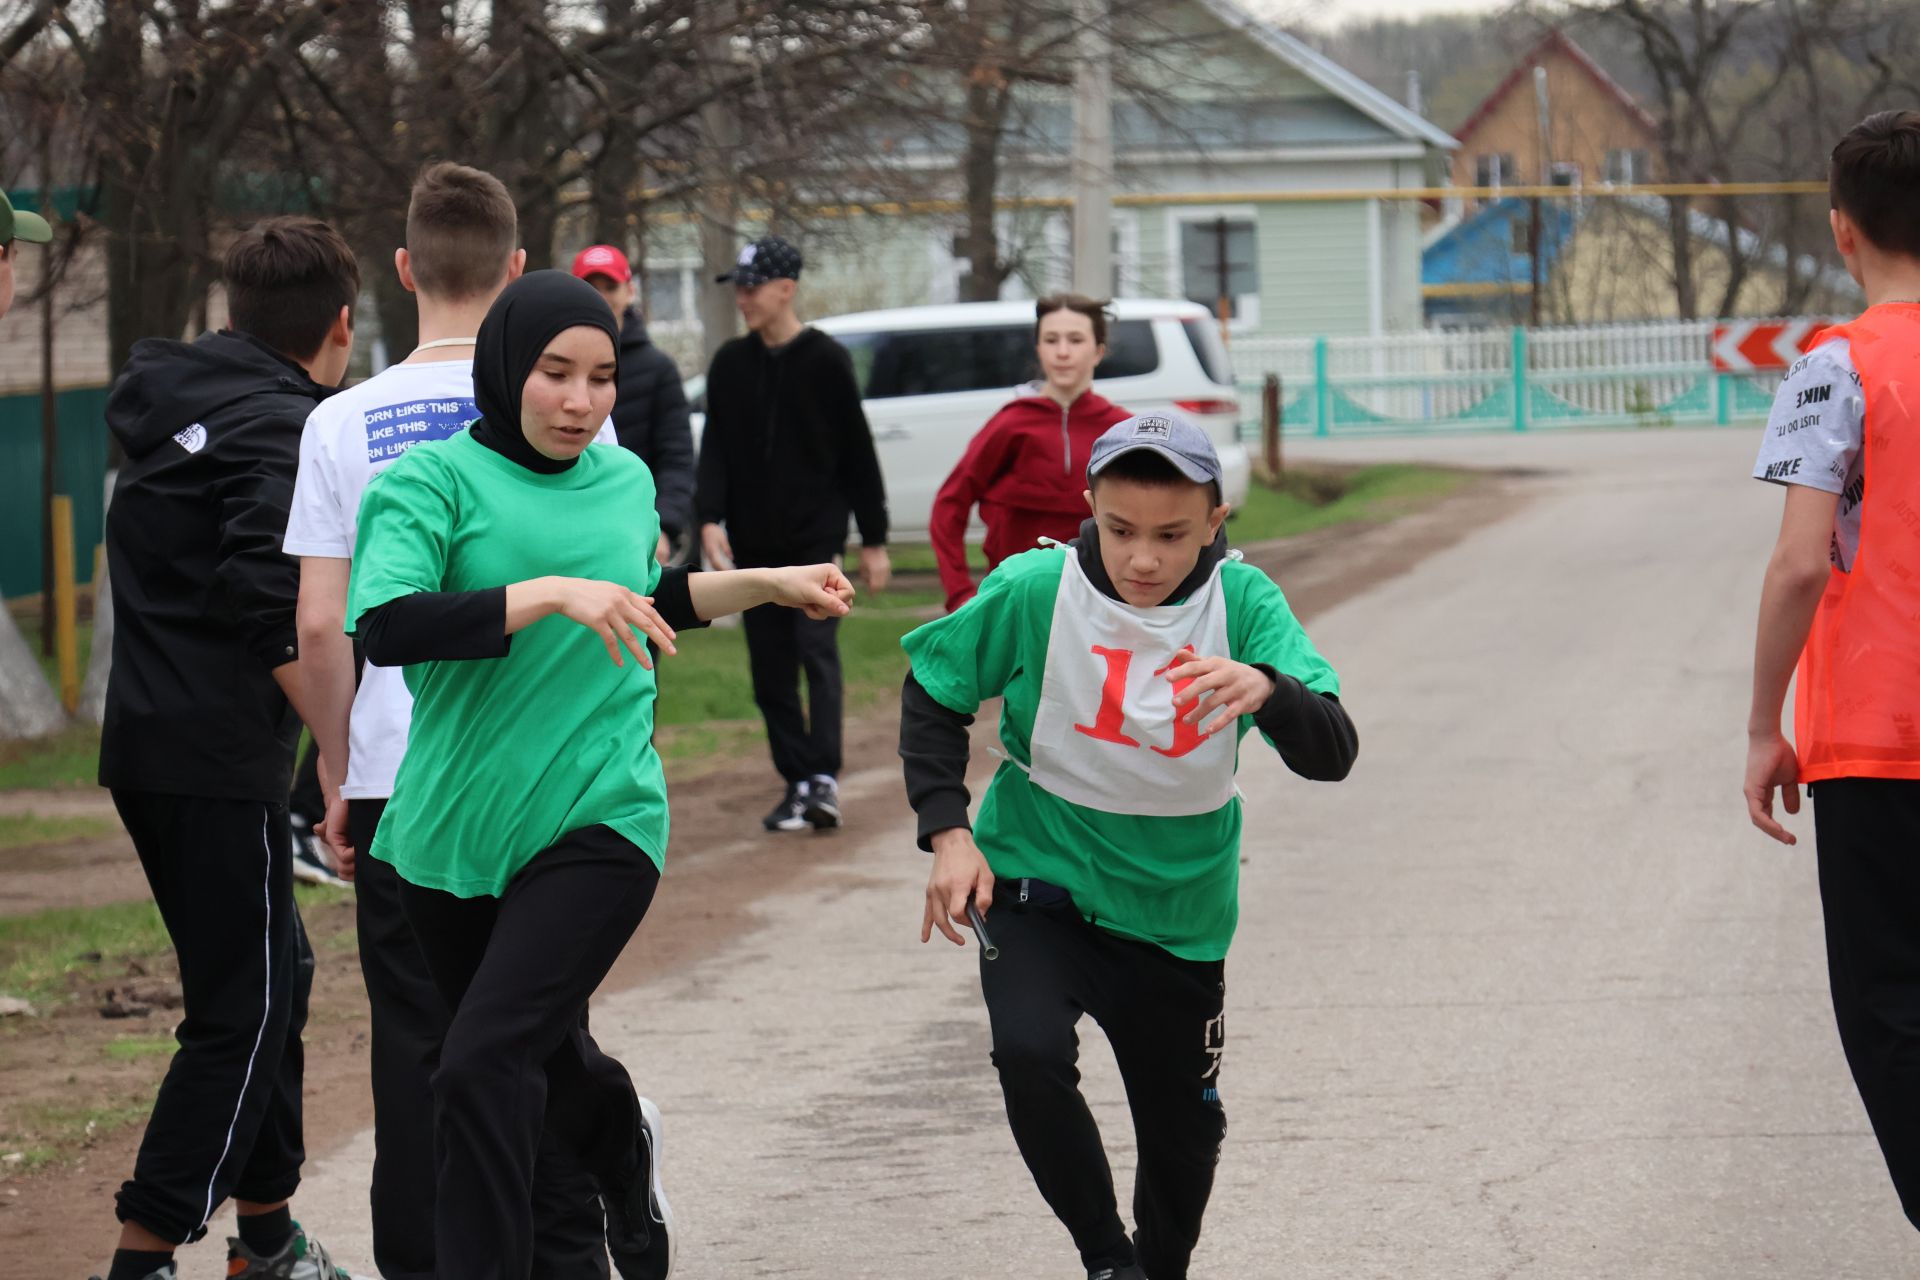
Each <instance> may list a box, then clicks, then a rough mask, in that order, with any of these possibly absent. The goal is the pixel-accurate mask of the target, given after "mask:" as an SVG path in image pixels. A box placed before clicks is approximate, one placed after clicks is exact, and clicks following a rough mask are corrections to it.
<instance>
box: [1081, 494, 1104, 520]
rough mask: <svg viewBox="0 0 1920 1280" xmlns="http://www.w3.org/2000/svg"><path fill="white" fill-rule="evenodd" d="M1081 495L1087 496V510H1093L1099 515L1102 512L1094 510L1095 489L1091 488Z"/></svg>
mask: <svg viewBox="0 0 1920 1280" xmlns="http://www.w3.org/2000/svg"><path fill="white" fill-rule="evenodd" d="M1080 496H1081V497H1083V498H1085V499H1086V500H1087V510H1088V511H1092V512H1093V514H1095V515H1099V514H1100V513H1099V512H1098V511H1095V510H1094V506H1093V490H1091V489H1089V490H1087V491H1086V492H1085V493H1083V494H1081V495H1080Z"/></svg>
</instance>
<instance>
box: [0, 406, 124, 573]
mask: <svg viewBox="0 0 1920 1280" xmlns="http://www.w3.org/2000/svg"><path fill="white" fill-rule="evenodd" d="M55 409H56V411H57V415H58V422H59V430H58V432H57V439H56V443H55V456H54V485H55V488H56V490H57V491H58V492H60V493H65V494H69V495H71V496H72V498H73V541H74V552H73V563H74V571H75V575H76V576H77V577H78V578H79V580H80V581H81V582H82V583H86V582H91V581H92V580H93V556H94V548H95V547H97V546H99V545H100V543H101V541H102V536H103V533H104V525H103V523H102V500H103V497H104V493H103V489H102V486H103V484H104V482H105V479H106V474H107V425H106V409H107V389H106V388H105V387H78V388H75V389H73V390H69V391H62V392H60V393H59V394H58V395H57V396H56V397H55ZM40 441H41V426H40V397H39V396H38V395H22V396H0V598H4V597H14V596H30V595H34V594H36V593H38V592H39V590H40V556H41V537H42V529H43V528H44V520H45V517H44V513H43V512H42V510H41V505H40V465H41V448H40Z"/></svg>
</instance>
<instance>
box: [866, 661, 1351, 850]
mask: <svg viewBox="0 0 1920 1280" xmlns="http://www.w3.org/2000/svg"><path fill="white" fill-rule="evenodd" d="M1252 665H1253V666H1254V667H1256V668H1257V669H1259V670H1260V671H1262V672H1264V673H1266V675H1267V677H1268V678H1269V679H1271V680H1272V681H1273V695H1272V696H1271V697H1269V698H1268V699H1267V700H1266V702H1264V703H1262V704H1261V706H1260V709H1259V710H1257V711H1255V712H1254V713H1253V723H1254V726H1255V727H1256V728H1258V729H1259V730H1260V731H1261V732H1262V733H1264V734H1266V735H1267V737H1268V738H1270V739H1272V741H1273V745H1274V749H1275V750H1277V751H1278V752H1279V753H1280V759H1281V761H1282V762H1283V763H1284V764H1285V765H1286V766H1287V768H1289V769H1291V770H1293V771H1294V772H1295V773H1297V774H1299V775H1300V776H1301V777H1303V778H1307V779H1310V780H1312V781H1315V782H1338V781H1339V780H1340V779H1342V778H1344V777H1346V776H1347V774H1348V773H1349V772H1350V771H1351V770H1352V768H1353V762H1354V759H1355V758H1356V757H1357V756H1358V755H1359V754H1360V735H1359V732H1358V731H1357V730H1356V729H1355V728H1354V726H1353V719H1352V718H1351V717H1350V716H1348V715H1347V709H1346V708H1345V707H1343V706H1341V705H1340V699H1338V698H1336V697H1335V696H1334V695H1332V694H1330V693H1314V692H1312V691H1311V690H1309V689H1308V688H1307V686H1306V685H1304V684H1302V683H1301V682H1300V681H1298V680H1296V679H1294V678H1293V677H1292V676H1290V675H1287V674H1286V673H1285V672H1283V671H1276V670H1275V669H1274V668H1272V667H1270V666H1268V665H1266V664H1265V663H1262V662H1256V663H1253V664H1252ZM972 726H973V717H972V716H970V715H963V714H961V713H960V712H958V711H955V710H953V709H952V708H950V707H946V706H943V705H942V704H941V703H940V702H938V701H936V700H935V698H934V696H933V695H932V694H930V693H928V692H927V691H926V689H925V688H924V687H922V686H921V684H920V682H919V681H918V680H916V679H914V677H913V673H912V672H911V671H909V672H908V673H907V680H906V684H905V685H904V686H903V687H902V688H901V690H900V759H901V762H902V765H903V768H904V770H905V773H906V778H907V803H908V804H910V805H912V806H913V811H914V814H915V815H916V816H917V817H918V818H919V840H920V847H921V848H922V849H931V848H932V847H933V844H932V840H933V836H934V834H935V833H936V832H940V831H946V830H949V829H950V828H953V827H968V828H971V827H972V823H971V822H970V821H969V820H968V818H967V810H968V806H969V805H970V804H971V803H972V800H973V796H972V794H971V793H970V792H969V791H968V790H967V761H968V757H969V755H970V751H969V745H970V743H969V738H968V734H967V730H968V729H970V728H971V727H972Z"/></svg>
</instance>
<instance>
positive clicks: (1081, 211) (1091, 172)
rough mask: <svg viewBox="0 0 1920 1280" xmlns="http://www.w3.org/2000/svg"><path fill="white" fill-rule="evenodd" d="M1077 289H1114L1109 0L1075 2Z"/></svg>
mask: <svg viewBox="0 0 1920 1280" xmlns="http://www.w3.org/2000/svg"><path fill="white" fill-rule="evenodd" d="M1073 14H1074V20H1075V21H1076V22H1077V23H1078V24H1079V32H1078V34H1077V38H1076V40H1075V42H1074V43H1075V50H1076V54H1077V56H1076V57H1075V59H1074V72H1073V289H1074V292H1075V293H1083V294H1086V295H1087V296H1088V297H1090V298H1105V297H1108V296H1109V295H1111V294H1112V293H1113V31H1112V28H1111V25H1110V23H1111V20H1112V9H1111V6H1110V4H1109V0H1074V5H1073Z"/></svg>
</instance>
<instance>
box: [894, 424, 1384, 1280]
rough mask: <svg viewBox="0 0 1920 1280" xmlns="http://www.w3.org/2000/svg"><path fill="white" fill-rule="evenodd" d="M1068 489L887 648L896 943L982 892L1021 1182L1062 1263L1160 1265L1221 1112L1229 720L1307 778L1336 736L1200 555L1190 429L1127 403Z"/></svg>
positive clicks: (1268, 632) (926, 932)
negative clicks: (1116, 1081)
mask: <svg viewBox="0 0 1920 1280" xmlns="http://www.w3.org/2000/svg"><path fill="white" fill-rule="evenodd" d="M1087 484H1088V489H1089V492H1088V493H1087V501H1088V503H1089V505H1090V506H1091V507H1092V509H1093V518H1092V519H1090V520H1088V521H1087V522H1086V523H1085V524H1083V525H1082V526H1081V530H1080V536H1079V538H1078V539H1076V540H1075V541H1074V542H1073V543H1071V544H1069V545H1067V546H1058V545H1053V546H1046V547H1042V548H1040V549H1038V550H1033V551H1028V552H1024V553H1022V554H1020V555H1017V556H1013V557H1011V558H1009V559H1008V560H1006V561H1004V562H1003V563H1002V564H1001V565H1000V566H999V567H998V568H997V569H995V570H994V572H993V573H992V574H991V575H990V576H989V577H988V578H987V580H986V581H985V582H984V583H983V584H982V585H981V588H980V592H979V594H978V595H977V596H976V597H975V598H974V599H973V600H971V601H970V602H968V603H967V604H966V605H965V606H964V607H962V608H961V609H959V610H957V611H956V612H954V613H952V614H950V615H948V616H947V617H945V618H942V619H940V620H939V621H936V622H931V623H928V624H927V625H926V626H924V627H921V628H919V629H918V630H916V631H914V632H912V633H911V634H909V635H908V636H907V637H906V639H905V640H904V641H903V642H902V643H903V644H904V646H905V648H906V650H907V653H908V655H909V657H910V658H911V659H912V662H913V670H912V672H911V673H910V674H909V675H908V677H907V682H906V688H905V689H904V691H903V694H902V715H901V727H900V755H901V758H902V759H903V760H904V762H905V766H906V776H907V795H908V799H909V800H910V801H911V802H912V804H913V807H914V811H915V812H916V813H917V814H918V815H919V826H920V846H921V848H923V849H930V850H932V852H933V854H934V865H933V873H932V877H931V879H930V880H929V882H928V885H927V901H926V910H925V916H924V919H923V921H922V924H921V931H920V937H921V941H923V942H924V941H926V940H927V939H928V938H929V937H930V936H931V934H932V931H933V930H934V929H935V928H938V929H939V930H940V931H941V932H942V933H944V934H945V935H946V936H947V937H948V938H949V939H950V940H951V941H953V942H954V943H956V944H958V943H960V942H961V936H960V934H959V933H958V931H957V930H956V929H955V928H954V924H955V923H964V922H965V920H966V918H967V917H966V909H967V904H968V899H969V898H971V899H972V900H973V901H974V903H975V904H976V905H977V907H978V908H979V909H980V910H981V911H982V912H986V911H988V909H989V908H990V907H991V908H995V909H994V910H993V912H992V915H991V927H992V932H993V939H994V942H995V944H996V945H997V946H998V947H999V958H998V959H996V960H995V961H993V963H991V964H985V963H983V964H982V966H981V970H980V973H981V987H982V990H983V992H984V994H985V996H986V1002H987V1012H988V1016H989V1019H990V1021H991V1023H992V1027H993V1061H994V1066H995V1067H996V1068H997V1069H998V1071H999V1073H1000V1084H1001V1089H1002V1091H1003V1093H1004V1094H1005V1097H1006V1104H1007V1119H1008V1122H1009V1123H1010V1124H1011V1125H1012V1128H1013V1136H1014V1140H1015V1142H1016V1143H1017V1145H1018V1146H1019V1148H1020V1154H1021V1155H1022V1157H1024V1158H1025V1160H1026V1162H1027V1167H1028V1168H1029V1169H1030V1170H1031V1171H1032V1173H1033V1177H1034V1181H1035V1182H1036V1183H1037V1184H1038V1185H1039V1188H1040V1194H1041V1195H1042V1196H1043V1197H1045V1199H1046V1201H1047V1204H1048V1205H1049V1206H1050V1207H1051V1208H1052V1209H1053V1211H1054V1213H1055V1215H1056V1216H1058V1217H1059V1218H1060V1220H1061V1222H1062V1223H1064V1224H1065V1225H1066V1227H1067V1230H1068V1231H1069V1232H1070V1233H1071V1234H1072V1236H1073V1242H1074V1244H1075V1246H1076V1247H1077V1248H1078V1249H1079V1251H1080V1257H1081V1261H1082V1262H1083V1263H1084V1264H1085V1266H1086V1268H1087V1275H1088V1277H1089V1280H1139V1278H1140V1277H1151V1278H1152V1280H1182V1278H1183V1277H1185V1276H1186V1274H1187V1263H1188V1259H1189V1257H1190V1256H1191V1254H1192V1252H1193V1248H1194V1245H1195V1243H1196V1242H1197V1241H1198V1239H1199V1236H1200V1219H1201V1215H1202V1214H1203V1213H1204V1211H1205V1209H1206V1204H1207V1197H1208V1195H1209V1194H1210V1193H1211V1191H1212V1189H1213V1169H1214V1164H1215V1162H1216V1160H1217V1159H1218V1157H1219V1150H1220V1141H1221V1139H1222V1138H1223V1137H1224V1136H1225V1133H1226V1115H1225V1112H1224V1111H1223V1110H1222V1107H1221V1101H1220V1064H1221V1055H1222V1052H1223V1051H1224V1048H1225V1025H1224V1021H1223V1016H1222V1012H1221V1009H1222V1004H1223V1002H1224V998H1225V994H1226V984H1225V981H1224V971H1225V957H1226V953H1227V946H1228V944H1229V942H1230V941H1231V940H1232V937H1233V930H1234V925H1235V922H1236V920H1237V917H1238V900H1237V899H1238V890H1239V871H1240V804H1239V801H1238V799H1237V796H1236V793H1235V789H1234V782H1233V775H1234V770H1235V767H1236V765H1237V762H1238V750H1239V739H1240V737H1241V735H1243V734H1244V733H1246V731H1247V730H1248V729H1249V728H1257V729H1259V730H1260V732H1261V734H1262V735H1263V736H1264V737H1265V738H1266V739H1267V741H1268V742H1269V743H1270V744H1271V745H1272V746H1273V747H1274V748H1275V749H1276V750H1278V751H1279V753H1280V756H1281V759H1282V760H1284V761H1285V762H1286V764H1287V766H1288V767H1289V768H1291V769H1292V770H1293V771H1294V772H1295V773H1298V774H1300V775H1301V776H1302V777H1306V778H1311V779H1324V780H1329V781H1333V780H1338V779H1340V778H1343V777H1345V776H1346V774H1347V772H1348V770H1349V769H1351V768H1352V766H1353V760H1354V756H1355V754H1356V752H1357V750H1358V740H1357V738H1356V736H1355V733H1354V729H1353V723H1352V721H1350V720H1349V719H1348V718H1347V714H1346V712H1345V710H1344V709H1342V707H1341V706H1340V703H1339V700H1338V696H1337V695H1338V693H1339V680H1338V677H1336V676H1335V674H1334V671H1333V668H1332V667H1331V666H1329V665H1328V664H1327V662H1326V660H1325V659H1323V658H1322V657H1321V656H1320V655H1319V653H1318V652H1316V651H1315V650H1314V647H1313V645H1312V643H1311V642H1310V641H1309V640H1308V639H1307V636H1306V633H1305V632H1304V631H1303V630H1301V628H1300V624H1299V623H1298V622H1297V621H1296V620H1295V619H1294V616H1293V613H1292V611H1291V610H1290V609H1289V608H1288V607H1287V601H1286V597H1284V596H1283V595H1282V594H1281V593H1280V589H1279V588H1278V587H1276V586H1275V585H1274V583H1273V581H1272V579H1270V578H1268V577H1267V576H1266V575H1265V574H1264V573H1262V572H1260V571H1259V570H1257V569H1255V568H1253V567H1252V566H1250V565H1247V564H1245V563H1243V562H1242V561H1241V560H1240V558H1239V554H1238V553H1237V552H1230V551H1228V550H1227V540H1226V534H1225V531H1224V529H1223V527H1222V526H1223V525H1224V523H1225V521H1226V517H1227V507H1226V506H1225V505H1224V504H1223V503H1222V502H1221V500H1220V461H1219V458H1218V457H1217V456H1216V455H1215V453H1214V449H1213V444H1212V442H1211V441H1210V440H1209V439H1208V438H1207V436H1206V433H1205V432H1203V431H1201V430H1200V429H1199V428H1198V427H1196V426H1194V425H1193V424H1192V423H1190V422H1187V421H1186V420H1185V419H1183V418H1181V417H1179V416H1177V415H1174V414H1157V413H1156V414H1143V415H1140V416H1138V417H1134V418H1129V419H1127V420H1126V421H1124V422H1121V423H1119V424H1117V425H1116V426H1114V427H1112V428H1110V429H1109V430H1108V431H1107V432H1106V433H1105V434H1104V435H1102V436H1101V437H1100V439H1099V440H1098V441H1097V442H1096V443H1095V445H1094V447H1093V453H1092V457H1091V460H1090V462H1089V464H1088V466H1087ZM994 697H1001V698H1004V699H1005V702H1004V705H1003V706H1002V708H1001V714H1000V740H1001V742H1002V743H1004V744H1005V746H1006V749H1007V753H1008V758H1007V760H1006V762H1005V763H1003V764H1002V765H1001V766H1000V769H999V772H998V773H996V774H995V776H994V779H993V782H992V784H991V785H990V786H989V787H988V789H987V794H986V798H985V799H984V800H983V801H982V802H981V806H980V818H979V825H978V828H977V829H975V830H969V828H968V822H967V806H968V801H969V796H968V793H967V787H966V768H967V755H968V739H967V729H968V726H969V725H971V724H972V722H973V715H974V713H975V712H976V711H977V710H978V709H979V707H980V704H981V703H982V702H984V701H985V700H987V699H989V698H994ZM976 841H977V843H976ZM1082 1014H1090V1015H1092V1017H1093V1018H1094V1020H1095V1021H1096V1022H1098V1023H1099V1024H1100V1026H1101V1029H1102V1030H1104V1031H1105V1032H1106V1034H1107V1039H1108V1041H1109V1042H1110V1043H1111V1044H1112V1046H1113V1051H1114V1057H1115V1059H1116V1060H1117V1061H1118V1063H1119V1066H1120V1074H1121V1077H1122V1079H1123V1080H1124V1082H1125V1084H1126V1089H1127V1100H1128V1104H1129V1107H1130V1109H1131V1111H1132V1113H1133V1121H1134V1129H1135V1135H1136V1138H1137V1142H1138V1148H1139V1169H1138V1174H1137V1177H1136V1180H1135V1185H1134V1201H1133V1212H1134V1223H1135V1227H1136V1231H1137V1235H1136V1236H1135V1237H1133V1238H1129V1236H1128V1234H1127V1231H1126V1227H1125V1225H1124V1224H1123V1223H1122V1222H1121V1220H1120V1216H1119V1211H1118V1207H1117V1205H1116V1203H1115V1196H1114V1187H1113V1175H1112V1173H1111V1172H1110V1170H1109V1168H1108V1165H1107V1159H1106V1153H1105V1151H1104V1150H1103V1149H1102V1147H1101V1144H1100V1134H1099V1131H1098V1129H1097V1128H1096V1127H1095V1125H1094V1121H1093V1116H1092V1114H1091V1113H1090V1112H1089V1111H1088V1109H1087V1104H1086V1100H1085V1099H1084V1098H1083V1097H1082V1096H1081V1094H1080V1091H1079V1087H1078V1086H1079V1078H1080V1077H1079V1072H1078V1069H1077V1067H1076V1065H1075V1060H1076V1057H1077V1052H1078V1040H1077V1037H1076V1034H1075V1031H1074V1026H1075V1024H1076V1023H1077V1022H1078V1021H1079V1019H1080V1017H1081V1015H1082Z"/></svg>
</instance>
